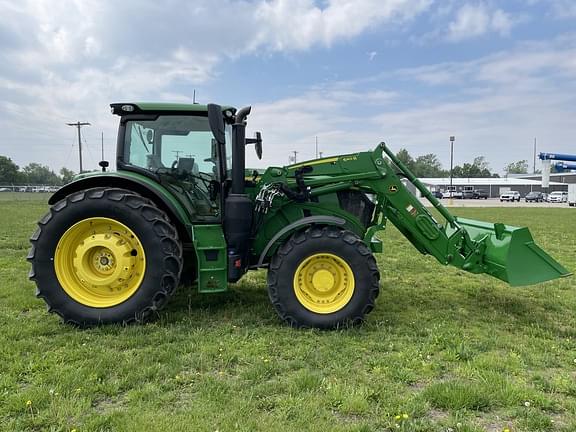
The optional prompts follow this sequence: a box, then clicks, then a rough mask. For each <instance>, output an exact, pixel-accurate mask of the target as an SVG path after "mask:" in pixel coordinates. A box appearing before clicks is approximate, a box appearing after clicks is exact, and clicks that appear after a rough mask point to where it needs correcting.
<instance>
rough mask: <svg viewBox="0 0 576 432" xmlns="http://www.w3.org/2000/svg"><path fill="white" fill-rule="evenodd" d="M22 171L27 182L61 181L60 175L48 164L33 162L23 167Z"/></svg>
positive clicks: (49, 183) (45, 182)
mask: <svg viewBox="0 0 576 432" xmlns="http://www.w3.org/2000/svg"><path fill="white" fill-rule="evenodd" d="M22 173H23V174H24V178H25V180H26V182H27V183H30V184H43V185H58V184H60V183H61V180H60V177H58V176H57V175H56V173H55V172H54V171H52V170H51V169H50V168H48V167H47V166H46V165H40V164H39V163H36V162H32V163H30V164H28V165H26V166H25V167H24V168H22Z"/></svg>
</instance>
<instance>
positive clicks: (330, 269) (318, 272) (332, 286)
mask: <svg viewBox="0 0 576 432" xmlns="http://www.w3.org/2000/svg"><path fill="white" fill-rule="evenodd" d="M379 280H380V273H379V272H378V267H377V265H376V260H375V259H374V256H373V255H372V252H371V251H370V249H368V247H367V246H366V245H365V244H364V242H363V241H362V240H361V239H360V238H359V237H358V236H357V235H356V234H354V233H352V232H350V231H346V230H341V229H336V228H333V227H324V228H322V227H311V228H309V229H308V230H306V231H305V232H299V233H296V234H294V235H293V236H292V237H291V238H290V239H288V240H287V241H286V243H284V244H283V245H282V246H281V247H280V248H279V249H278V251H277V253H276V255H274V257H273V258H272V260H271V262H270V267H269V270H268V294H269V297H270V301H271V302H272V305H273V306H274V308H275V309H276V312H277V313H278V316H279V317H280V318H281V319H282V320H283V321H284V322H286V323H287V324H289V325H290V326H292V327H316V328H321V329H333V328H339V327H344V326H348V325H355V324H359V323H361V322H362V321H364V318H365V316H366V314H368V313H369V312H370V311H371V310H372V309H373V308H374V302H375V300H376V297H377V296H378V292H379V287H380V286H379Z"/></svg>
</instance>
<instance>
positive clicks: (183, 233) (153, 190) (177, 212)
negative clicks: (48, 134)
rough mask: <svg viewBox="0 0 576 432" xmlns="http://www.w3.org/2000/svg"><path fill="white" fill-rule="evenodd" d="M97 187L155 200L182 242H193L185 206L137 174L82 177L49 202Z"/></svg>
mask: <svg viewBox="0 0 576 432" xmlns="http://www.w3.org/2000/svg"><path fill="white" fill-rule="evenodd" d="M95 187H107V188H121V189H127V190H130V191H134V192H136V193H137V194H139V195H142V196H143V197H146V198H148V199H149V200H151V201H152V202H154V204H156V206H158V208H160V209H162V210H163V211H164V212H166V214H167V215H168V217H169V218H170V220H171V221H172V223H174V225H175V226H176V228H177V229H178V235H179V236H180V239H181V240H182V242H183V243H191V242H192V238H191V235H190V228H189V227H190V226H191V222H190V220H189V219H188V217H187V213H186V211H185V210H184V208H183V207H182V206H181V205H179V204H178V203H177V202H176V201H175V199H174V200H170V199H169V198H168V197H170V196H172V194H171V193H170V192H169V191H168V190H167V189H166V188H164V187H163V186H161V185H154V186H152V185H151V184H150V183H148V182H146V181H145V180H141V179H139V178H138V177H136V176H130V177H123V176H119V175H110V174H105V175H94V176H90V177H85V178H81V179H79V180H76V181H74V182H72V183H68V184H67V185H65V186H64V187H62V188H60V189H59V190H58V192H56V193H54V195H52V196H51V197H50V199H49V200H48V204H50V205H53V204H55V203H57V202H58V201H60V200H62V199H64V198H65V197H67V196H68V195H70V194H72V193H74V192H78V191H81V190H85V189H91V188H95ZM184 246H186V245H184Z"/></svg>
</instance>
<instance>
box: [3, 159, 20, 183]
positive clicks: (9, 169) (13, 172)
mask: <svg viewBox="0 0 576 432" xmlns="http://www.w3.org/2000/svg"><path fill="white" fill-rule="evenodd" d="M19 169H20V168H19V167H18V165H16V164H15V163H14V162H12V159H10V158H9V157H6V156H0V184H12V183H18V182H19V181H20V173H19V171H18V170H19Z"/></svg>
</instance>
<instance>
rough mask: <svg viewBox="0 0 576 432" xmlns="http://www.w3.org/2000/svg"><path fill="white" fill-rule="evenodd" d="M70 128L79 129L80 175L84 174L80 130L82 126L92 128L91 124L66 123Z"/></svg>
mask: <svg viewBox="0 0 576 432" xmlns="http://www.w3.org/2000/svg"><path fill="white" fill-rule="evenodd" d="M66 124H67V125H68V126H74V127H76V128H78V156H79V160H80V173H82V171H83V170H82V138H81V137H80V128H81V127H82V126H90V123H86V122H84V123H81V122H79V121H78V122H76V123H66Z"/></svg>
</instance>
